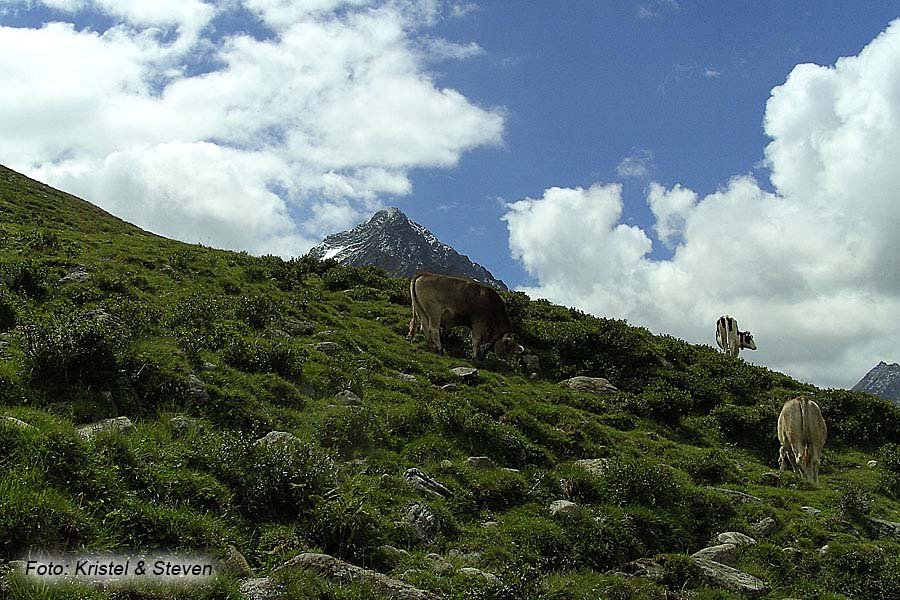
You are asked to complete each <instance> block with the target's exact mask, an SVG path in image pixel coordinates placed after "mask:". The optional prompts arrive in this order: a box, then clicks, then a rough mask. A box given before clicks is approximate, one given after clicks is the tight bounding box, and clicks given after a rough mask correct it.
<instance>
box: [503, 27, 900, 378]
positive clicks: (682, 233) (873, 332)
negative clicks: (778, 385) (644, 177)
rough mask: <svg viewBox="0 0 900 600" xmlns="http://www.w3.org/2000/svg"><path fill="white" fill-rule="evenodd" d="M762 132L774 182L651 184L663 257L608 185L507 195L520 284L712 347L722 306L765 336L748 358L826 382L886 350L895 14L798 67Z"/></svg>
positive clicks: (891, 261) (898, 31)
mask: <svg viewBox="0 0 900 600" xmlns="http://www.w3.org/2000/svg"><path fill="white" fill-rule="evenodd" d="M764 127H765V131H766V133H767V135H768V136H769V137H770V138H771V141H770V142H769V144H768V145H767V146H766V148H765V156H766V162H767V164H768V166H769V168H770V171H771V182H772V185H773V187H774V193H773V192H769V191H766V190H765V189H763V187H762V186H761V185H760V184H759V182H757V181H756V180H755V179H753V178H752V177H749V176H737V177H735V178H733V179H732V180H730V181H729V182H727V183H726V184H725V185H724V186H723V187H722V188H721V189H719V190H717V191H716V192H714V193H711V194H707V195H706V196H704V197H702V198H701V197H700V196H699V195H698V194H697V193H696V192H694V191H693V190H690V189H688V188H685V187H683V186H681V185H674V186H671V187H666V186H663V185H661V184H658V183H652V184H651V185H650V186H649V188H648V190H647V202H648V204H649V207H650V209H651V212H652V214H653V216H654V219H655V222H654V224H653V227H652V233H653V234H654V235H655V238H656V239H657V240H659V241H660V242H662V243H663V244H666V245H668V246H670V247H671V248H672V250H673V252H672V255H671V257H670V258H668V259H662V260H655V259H651V258H650V254H649V252H650V249H651V241H650V240H651V236H650V234H649V233H648V232H645V231H643V230H641V229H637V228H634V227H629V226H626V225H624V224H622V223H621V194H620V192H619V188H618V186H616V185H601V184H598V185H595V186H592V187H591V188H589V189H588V190H583V189H581V188H573V189H564V188H552V189H550V190H547V192H545V193H544V195H543V197H541V198H540V199H538V200H531V199H525V200H522V201H519V202H515V203H512V204H510V205H509V210H508V212H507V215H506V220H507V222H508V226H509V230H510V248H511V251H512V253H513V256H515V257H517V258H518V259H519V260H521V261H522V263H523V265H524V266H525V268H526V269H527V270H528V271H529V272H530V273H531V274H532V275H534V276H535V277H536V278H537V280H538V282H539V284H538V285H537V286H536V287H534V288H532V289H530V290H528V291H529V292H531V293H533V294H536V295H539V296H544V297H549V298H551V299H553V300H555V301H558V302H562V303H566V304H570V305H576V306H579V307H581V308H583V309H586V310H589V311H591V312H593V313H595V314H600V315H608V316H613V317H617V318H627V319H629V320H630V321H632V322H634V323H638V324H641V325H646V326H649V327H650V328H651V329H653V330H655V331H658V332H667V333H672V334H674V335H678V336H681V337H684V338H686V339H689V340H692V341H694V342H701V343H709V344H713V343H714V342H713V340H714V335H713V334H714V322H715V319H716V318H717V317H718V316H719V315H721V314H723V313H729V314H731V315H734V316H735V317H737V318H738V320H739V324H740V325H741V326H742V328H746V329H750V330H751V331H752V332H753V333H754V336H755V338H756V339H757V343H758V344H759V348H760V349H759V351H758V352H749V351H745V352H744V353H743V354H742V356H743V357H744V358H746V359H748V360H751V361H753V362H759V363H761V364H765V365H768V366H770V367H772V368H776V369H780V370H784V371H786V372H788V373H791V374H792V375H794V376H796V377H799V378H801V379H804V380H808V381H813V382H816V383H819V384H823V385H834V386H849V385H852V384H853V383H855V382H856V380H858V379H859V378H860V377H861V376H862V375H863V374H864V373H865V372H866V371H867V370H868V369H869V368H871V367H872V366H873V365H874V364H875V363H877V362H878V360H882V359H884V360H895V359H896V354H897V348H898V346H900V333H897V332H896V331H895V329H896V328H893V327H890V326H886V325H885V324H886V323H888V324H889V323H892V322H893V318H894V317H895V315H896V314H898V311H900V261H898V260H897V256H900V236H898V235H897V234H896V224H897V223H900V202H898V201H897V199H898V198H900V170H898V169H897V168H896V160H897V157H898V156H900V21H896V22H894V23H892V24H891V25H890V26H889V27H888V29H887V30H886V31H885V32H883V33H882V34H881V35H880V36H878V37H877V38H876V39H875V40H873V41H872V42H870V43H869V44H868V46H866V48H864V49H863V50H862V51H861V52H860V54H859V55H858V56H851V57H847V58H842V59H840V60H838V61H837V62H836V63H835V64H834V65H832V66H818V65H807V64H804V65H798V66H796V67H795V68H794V69H793V71H792V72H791V74H790V75H789V76H788V78H787V80H786V81H785V82H784V84H782V85H780V86H778V87H776V88H775V89H773V90H772V93H771V96H770V98H769V100H768V103H767V105H766V113H765V121H764ZM601 191H602V192H601ZM575 198H578V199H579V200H577V201H576V200H574V199H575ZM591 198H592V199H593V200H590V199H591ZM581 246H588V248H583V247H581ZM558 248H563V249H564V250H563V251H560V250H559V249H558Z"/></svg>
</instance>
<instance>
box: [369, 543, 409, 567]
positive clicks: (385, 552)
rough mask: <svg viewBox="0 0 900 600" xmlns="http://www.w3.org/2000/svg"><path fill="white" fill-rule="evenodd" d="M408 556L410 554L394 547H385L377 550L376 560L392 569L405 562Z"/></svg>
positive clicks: (379, 547)
mask: <svg viewBox="0 0 900 600" xmlns="http://www.w3.org/2000/svg"><path fill="white" fill-rule="evenodd" d="M408 556H409V552H407V551H406V550H401V549H399V548H394V547H393V546H388V545H384V546H378V547H377V548H376V549H375V560H376V561H378V562H379V563H381V564H382V565H384V566H386V567H388V568H391V569H392V568H394V567H396V566H397V565H399V564H400V563H401V562H403V560H404V559H405V558H407V557H408Z"/></svg>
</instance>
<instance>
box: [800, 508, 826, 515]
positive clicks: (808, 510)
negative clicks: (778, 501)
mask: <svg viewBox="0 0 900 600" xmlns="http://www.w3.org/2000/svg"><path fill="white" fill-rule="evenodd" d="M800 510H802V511H803V512H805V513H806V514H808V515H812V516H814V517H816V516H818V515H820V514H822V511H821V509H818V508H816V507H814V506H801V507H800Z"/></svg>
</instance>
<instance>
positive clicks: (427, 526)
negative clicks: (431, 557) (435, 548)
mask: <svg viewBox="0 0 900 600" xmlns="http://www.w3.org/2000/svg"><path fill="white" fill-rule="evenodd" d="M403 517H404V522H405V523H406V524H408V525H409V526H410V528H411V529H412V532H413V534H414V535H415V536H416V537H417V538H418V539H419V540H421V541H423V542H427V543H430V542H433V541H434V540H435V538H437V536H438V533H440V531H441V521H440V519H438V517H437V515H436V514H434V513H433V512H432V511H431V509H429V508H428V507H427V506H425V505H424V504H420V503H418V502H416V503H414V504H412V505H411V506H410V507H409V508H407V509H406V512H405V513H404V515H403Z"/></svg>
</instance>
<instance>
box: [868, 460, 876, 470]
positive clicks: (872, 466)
mask: <svg viewBox="0 0 900 600" xmlns="http://www.w3.org/2000/svg"><path fill="white" fill-rule="evenodd" d="M866 466H867V467H869V468H870V469H874V468H875V467H877V466H878V461H877V460H870V461H869V462H867V463H866Z"/></svg>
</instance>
